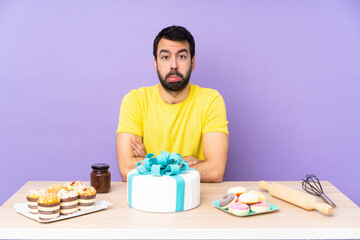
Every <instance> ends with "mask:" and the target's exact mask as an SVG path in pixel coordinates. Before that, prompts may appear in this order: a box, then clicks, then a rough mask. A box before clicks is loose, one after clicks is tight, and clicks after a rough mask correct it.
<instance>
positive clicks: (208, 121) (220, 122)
mask: <svg viewBox="0 0 360 240" xmlns="http://www.w3.org/2000/svg"><path fill="white" fill-rule="evenodd" d="M205 116H206V117H205V123H204V129H203V134H205V133H208V132H223V133H226V134H227V135H229V130H228V121H227V117H226V107H225V101H224V99H223V97H222V96H221V95H220V94H219V93H218V94H217V95H216V96H215V98H214V99H213V101H211V103H210V105H209V107H208V110H207V112H206V115H205Z"/></svg>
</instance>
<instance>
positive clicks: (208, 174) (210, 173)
mask: <svg viewBox="0 0 360 240" xmlns="http://www.w3.org/2000/svg"><path fill="white" fill-rule="evenodd" d="M191 167H192V168H194V169H196V170H197V171H198V172H199V174H200V182H204V183H217V182H222V181H223V177H224V172H223V171H222V170H221V169H218V168H213V167H212V166H209V164H207V163H206V161H201V162H199V163H197V164H195V165H192V166H191Z"/></svg>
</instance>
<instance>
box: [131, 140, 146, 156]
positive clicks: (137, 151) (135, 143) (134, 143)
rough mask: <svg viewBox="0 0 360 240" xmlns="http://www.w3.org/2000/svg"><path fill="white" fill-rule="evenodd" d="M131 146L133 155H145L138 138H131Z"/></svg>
mask: <svg viewBox="0 0 360 240" xmlns="http://www.w3.org/2000/svg"><path fill="white" fill-rule="evenodd" d="M131 147H132V150H133V153H134V157H145V156H146V150H145V146H144V144H143V143H142V141H141V139H140V138H134V139H132V140H131Z"/></svg>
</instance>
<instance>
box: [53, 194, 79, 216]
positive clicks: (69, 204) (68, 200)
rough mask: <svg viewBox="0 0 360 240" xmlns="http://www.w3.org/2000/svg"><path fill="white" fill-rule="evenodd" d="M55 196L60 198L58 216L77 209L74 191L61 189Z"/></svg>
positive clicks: (77, 201) (77, 196)
mask: <svg viewBox="0 0 360 240" xmlns="http://www.w3.org/2000/svg"><path fill="white" fill-rule="evenodd" d="M57 196H58V197H59V198H60V214H63V215H68V214H72V213H74V212H76V211H77V210H78V209H79V200H78V198H79V195H78V194H77V192H76V191H69V190H66V189H65V188H63V189H61V190H60V191H59V192H58V193H57Z"/></svg>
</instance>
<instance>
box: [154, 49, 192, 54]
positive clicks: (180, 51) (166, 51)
mask: <svg viewBox="0 0 360 240" xmlns="http://www.w3.org/2000/svg"><path fill="white" fill-rule="evenodd" d="M182 52H186V53H188V50H187V49H186V48H183V49H181V50H179V51H178V52H177V54H179V53H182ZM161 53H170V51H169V50H167V49H161V50H160V52H159V54H161Z"/></svg>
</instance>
